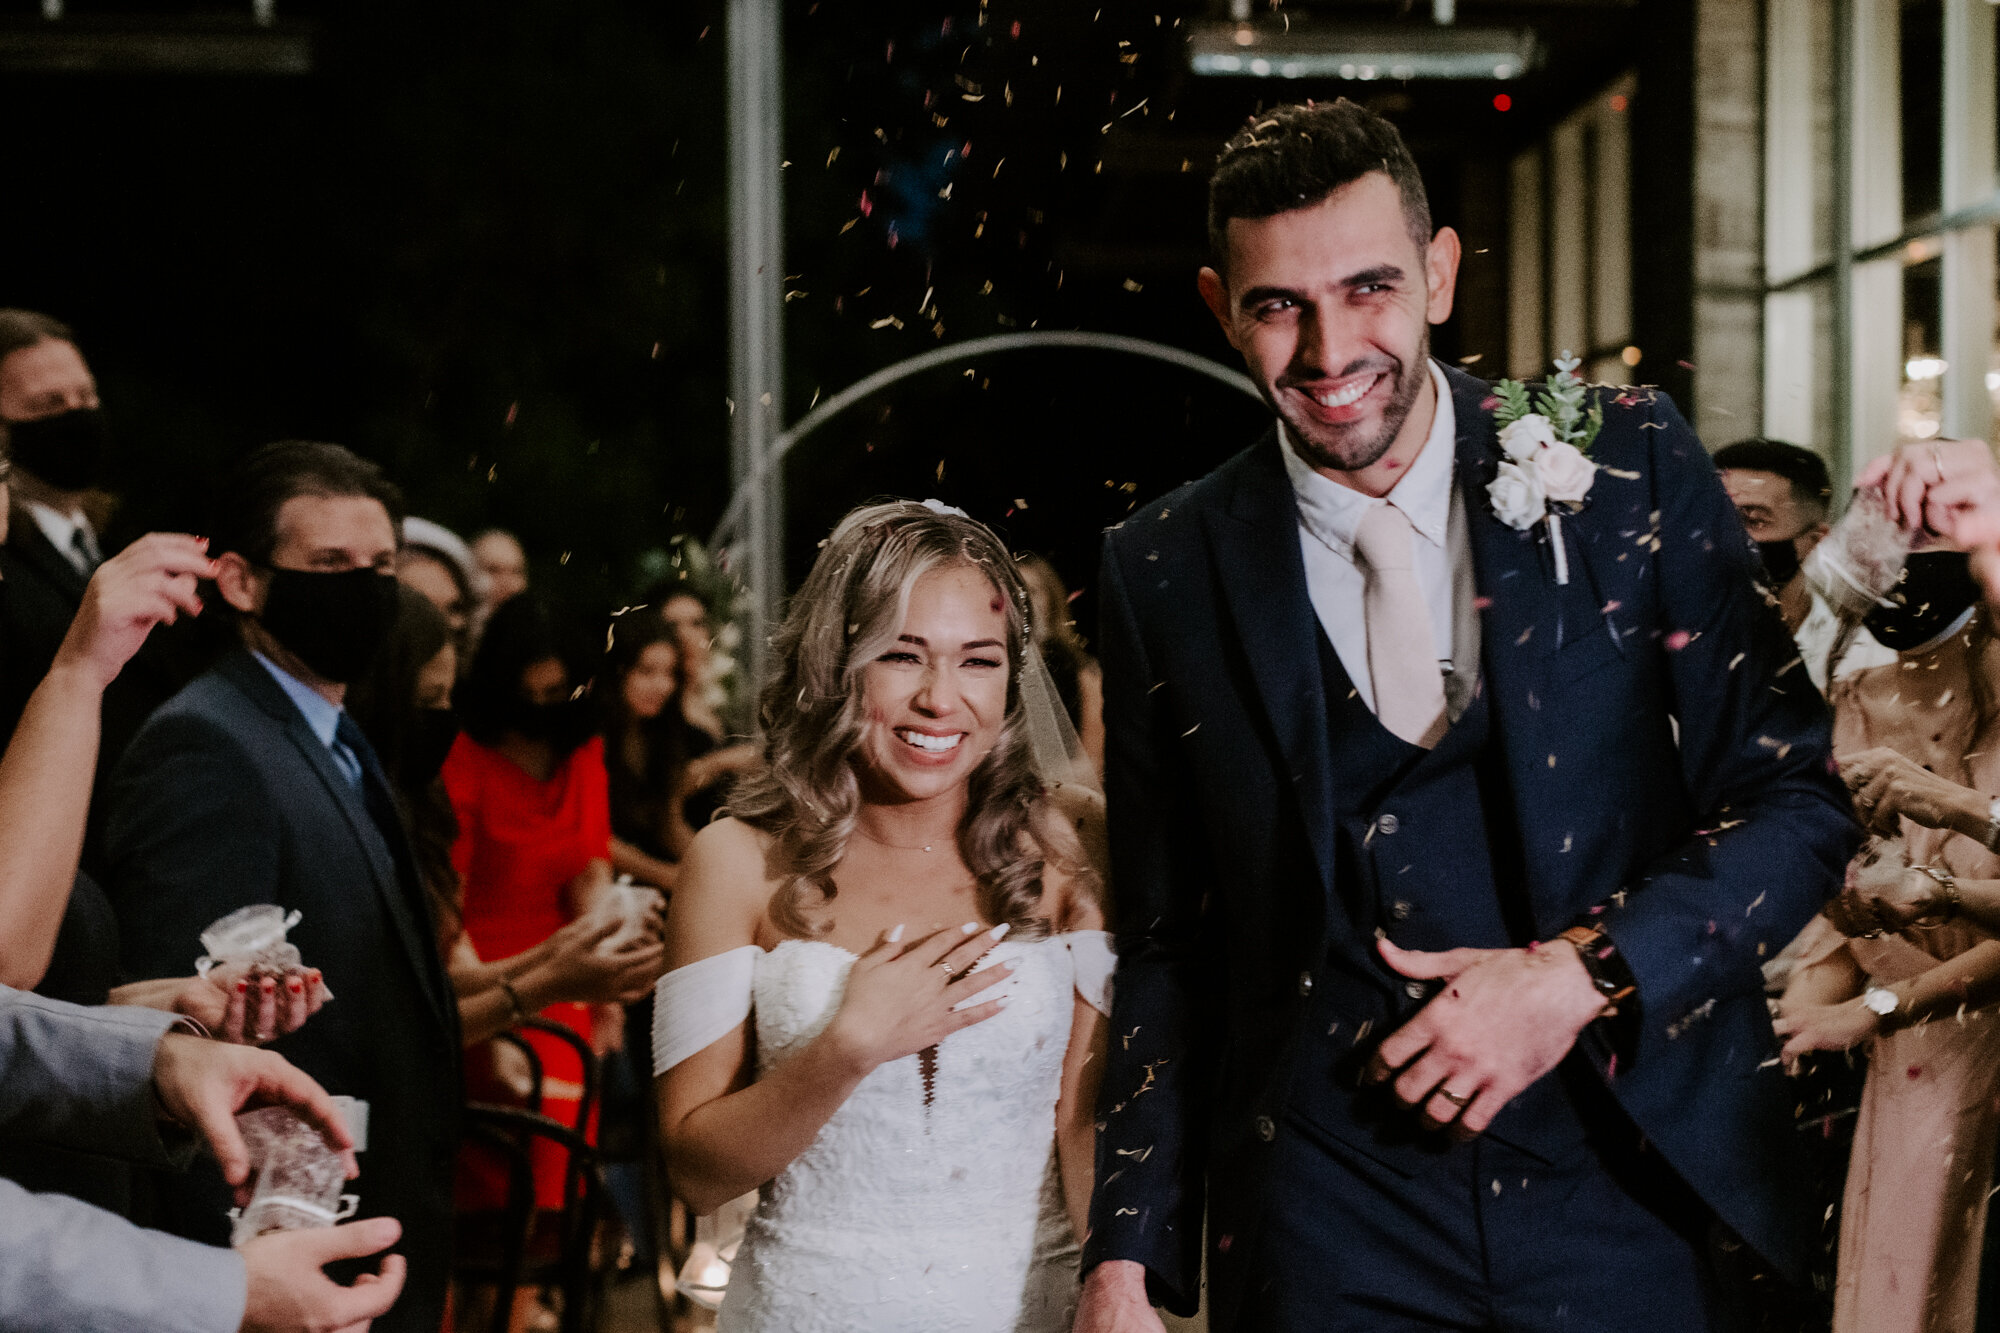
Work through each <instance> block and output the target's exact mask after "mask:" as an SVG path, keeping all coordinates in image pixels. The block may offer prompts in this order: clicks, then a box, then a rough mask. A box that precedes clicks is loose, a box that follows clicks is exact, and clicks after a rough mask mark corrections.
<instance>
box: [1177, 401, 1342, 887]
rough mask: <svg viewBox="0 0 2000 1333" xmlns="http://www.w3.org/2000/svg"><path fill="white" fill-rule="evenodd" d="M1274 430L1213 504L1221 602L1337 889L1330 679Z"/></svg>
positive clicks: (1323, 868) (1324, 877)
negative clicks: (1226, 499) (1225, 495)
mask: <svg viewBox="0 0 2000 1333" xmlns="http://www.w3.org/2000/svg"><path fill="white" fill-rule="evenodd" d="M1283 447H1284V446H1283V445H1282V444H1281V443H1280V442H1279V440H1278V437H1277V431H1276V429H1275V428H1274V429H1273V430H1272V431H1271V433H1270V434H1268V435H1266V436H1265V437H1264V439H1263V440H1261V441H1259V442H1258V444H1257V445H1256V447H1255V448H1254V450H1253V451H1252V453H1251V455H1250V457H1249V458H1247V459H1246V460H1245V464H1246V465H1245V467H1244V469H1243V471H1242V473H1241V474H1240V475H1239V477H1238V480H1237V489H1236V493H1235V495H1234V496H1233V497H1232V498H1231V500H1230V503H1229V504H1228V506H1227V507H1226V508H1225V509H1224V510H1222V511H1213V510H1212V511H1209V518H1208V525H1209V537H1210V541H1211V542H1212V543H1213V545H1214V549H1215V554H1216V560H1217V568H1218V569H1219V570H1220V571H1221V577H1219V578H1218V579H1217V582H1218V583H1220V584H1221V586H1222V590H1223V596H1224V600H1225V601H1227V603H1228V605H1229V613H1230V615H1231V617H1232V618H1233V619H1234V621H1235V624H1236V634H1237V641H1238V642H1240V643H1242V644H1245V645H1246V646H1248V647H1249V648H1250V651H1249V652H1248V653H1247V654H1246V656H1247V658H1248V660H1249V666H1250V674H1251V677H1252V678H1253V679H1254V680H1255V681H1256V684H1257V692H1258V694H1259V696H1260V697H1261V698H1262V700H1263V704H1264V712H1265V716H1266V717H1267V718H1269V720H1270V723H1271V729H1272V731H1273V733H1274V734H1275V735H1276V737H1277V741H1278V749H1279V751H1280V753H1281V754H1282V755H1283V757H1284V763H1285V774H1284V776H1285V777H1288V778H1289V779H1290V780H1291V785H1292V788H1293V790H1294V791H1295V792H1296V793H1297V795H1298V801H1299V810H1300V814H1301V815H1302V816H1303V817H1304V821H1305V829H1306V837H1307V839H1308V840H1309V841H1310V842H1311V843H1312V851H1313V859H1314V860H1315V861H1316V862H1317V864H1318V866H1319V872H1320V883H1321V887H1322V889H1323V891H1325V892H1331V890H1332V886H1333V865H1334V821H1333V772H1332V757H1331V755H1330V753H1329V751H1328V734H1327V715H1326V685H1325V680H1324V678H1323V677H1322V675H1321V672H1320V664H1319V644H1318V632H1319V622H1318V620H1317V619H1316V618H1315V616H1314V614H1313V609H1312V602H1311V600H1310V599H1309V598H1308V597H1307V595H1306V570H1305V559H1304V557H1303V556H1302V555H1301V554H1300V553H1299V527H1298V509H1297V504H1296V502H1295V500H1294V499H1293V496H1292V487H1291V480H1290V478H1288V477H1287V476H1286V475H1285V468H1284V460H1283V459H1282V458H1281V457H1280V456H1279V454H1278V450H1279V449H1281V448H1283Z"/></svg>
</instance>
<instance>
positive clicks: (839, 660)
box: [729, 500, 1084, 937]
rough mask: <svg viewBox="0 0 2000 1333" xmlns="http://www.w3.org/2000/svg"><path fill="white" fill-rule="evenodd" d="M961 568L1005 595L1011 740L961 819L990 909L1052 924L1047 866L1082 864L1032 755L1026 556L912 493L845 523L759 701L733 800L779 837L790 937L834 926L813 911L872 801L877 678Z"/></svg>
mask: <svg viewBox="0 0 2000 1333" xmlns="http://www.w3.org/2000/svg"><path fill="white" fill-rule="evenodd" d="M954 567H968V568H972V569H976V570H978V571H979V572H980V573H981V574H984V575H985V576H986V577H987V578H988V579H990V580H992V583H993V586H994V588H995V589H996V590H997V591H998V592H999V593H1000V595H1001V601H1002V602H1004V603H1005V605H1006V621H1007V712H1006V715H1005V717H1004V718H1003V719H1002V721H1001V725H1000V739H999V741H998V742H997V743H996V744H995V745H994V747H993V750H992V752H991V753H989V754H988V755H987V756H986V757H985V758H984V759H983V760H981V761H980V763H979V766H978V767H977V768H975V769H973V771H972V773H971V775H970V777H969V779H968V785H969V791H968V793H967V801H966V812H965V818H964V820H963V821H962V822H961V823H960V824H959V828H958V850H959V854H960V855H961V856H962V857H964V859H965V864H966V866H967V867H968V868H970V869H971V871H972V873H973V876H974V878H975V879H976V880H977V882H978V898H979V905H980V909H981V911H983V912H984V913H986V915H987V919H989V920H992V921H1004V922H1007V923H1008V924H1010V925H1011V926H1012V927H1013V928H1014V933H1015V934H1016V935H1017V936H1021V935H1025V936H1027V937H1033V936H1035V935H1039V934H1041V933H1043V932H1045V931H1046V929H1047V926H1046V924H1045V922H1044V921H1042V920H1041V919H1040V918H1038V917H1037V915H1036V913H1037V910H1038V909H1039V908H1040V907H1041V902H1042V875H1043V870H1044V867H1045V864H1046V863H1047V862H1048V861H1049V860H1051V859H1054V860H1055V861H1056V862H1057V864H1059V865H1061V866H1062V867H1063V868H1064V869H1066V870H1074V871H1075V872H1076V873H1084V869H1083V867H1082V865H1081V858H1080V857H1076V856H1072V855H1071V854H1070V853H1069V852H1068V850H1067V848H1066V847H1065V846H1064V844H1065V843H1067V842H1068V841H1069V840H1068V839H1066V838H1063V837H1062V836H1061V835H1060V832H1059V831H1057V830H1058V827H1059V824H1060V821H1054V820H1051V819H1049V818H1047V812H1046V811H1045V810H1044V808H1043V807H1044V805H1045V801H1044V792H1043V786H1042V782H1041V780H1040V779H1039V778H1038V777H1037V776H1036V773H1035V769H1034V765H1033V763H1032V762H1031V760H1030V756H1029V749H1028V740H1027V734H1026V727H1025V722H1024V715H1023V710H1022V705H1021V674H1022V671H1023V669H1024V666H1025V663H1026V657H1027V652H1028V642H1029V625H1028V606H1029V602H1028V593H1027V589H1026V588H1025V587H1024V586H1023V584H1022V582H1021V576H1020V575H1019V574H1018V573H1016V572H1015V569H1014V561H1013V558H1012V557H1011V556H1009V555H1008V553H1007V548H1006V547H1005V546H1004V545H1002V544H1001V541H1000V539H999V538H998V537H996V536H994V535H993V533H992V531H991V530H990V529H988V528H987V527H986V525H985V524H983V523H979V522H976V521H975V520H973V519H970V518H967V517H966V516H964V515H963V514H958V513H955V512H949V511H946V512H940V510H938V509H933V508H931V507H930V506H928V505H924V504H919V503H917V502H915V501H912V500H891V501H885V502H882V503H877V504H871V505H864V506H863V507H861V508H859V509H856V510H854V511H853V512H851V513H849V514H848V515H847V517H846V518H843V519H842V520H841V521H840V524H839V526H838V527H836V528H834V530H833V536H832V537H830V538H828V540H827V542H826V544H825V545H824V546H823V547H822V548H821V550H820V554H819V559H818V560H817V561H815V562H814V564H813V569H812V573H811V574H810V575H809V576H808V577H807V578H806V581H805V586H803V587H802V588H800V589H799V591H798V592H797V594H796V595H794V596H793V598H792V600H791V604H790V606H789V607H788V608H787V610H786V614H785V620H784V623H783V624H782V625H781V626H779V628H778V631H777V633H776V634H775V635H773V636H772V640H771V647H772V659H773V668H772V673H771V677H770V680H769V681H768V682H767V683H766V684H765V686H764V689H763V692H762V694H761V695H760V697H759V700H758V714H759V718H760V720H761V721H762V723H763V729H764V763H763V764H762V766H761V767H760V768H759V769H758V770H757V771H755V772H753V773H750V774H748V775H746V776H745V777H744V779H743V780H742V782H740V783H739V784H738V786H737V788H736V790H735V791H734V792H733V793H732V794H731V796H730V800H729V813H730V814H731V815H733V816H735V817H736V818H738V819H740V820H742V821H743V822H745V823H747V824H749V825H751V826H752V827H754V828H758V829H762V830H763V831H764V832H766V833H768V834H770V835H772V837H773V838H774V839H775V841H774V844H773V847H772V852H771V856H772V866H771V869H772V871H773V874H774V877H776V878H778V879H780V881H781V883H780V885H779V887H778V889H777V891H776V892H775V893H774V894H773V895H772V898H771V907H770V913H771V922H772V924H773V925H774V926H776V927H777V928H778V929H779V930H781V931H784V932H785V933H787V934H790V935H797V936H810V935H814V934H820V933H823V932H824V931H825V930H826V929H827V928H828V927H827V925H826V924H822V925H820V926H818V927H815V926H814V925H813V924H812V923H811V922H810V921H809V920H808V919H807V915H806V913H807V910H808V908H810V907H824V906H825V905H826V904H828V903H830V902H832V901H833V898H834V894H835V888H834V883H833V869H834V867H835V866H837V865H839V864H840V861H841V858H842V857H843V856H845V855H846V852H847V840H848V838H849V837H850V836H851V835H852V834H853V832H854V822H855V814H856V811H857V809H858V807H859V805H860V800H861V797H860V783H859V778H858V775H857V774H856V773H855V769H854V759H855V755H856V753H857V752H858V751H859V749H860V746H861V739H862V735H863V732H864V730H865V728H866V725H867V722H866V718H865V715H864V711H863V705H862V679H863V673H864V672H865V670H866V669H867V667H868V664H869V663H870V662H873V661H874V660H875V659H876V658H877V657H879V656H881V655H882V653H884V652H886V651H888V649H889V648H890V647H891V646H892V645H893V644H894V643H895V642H896V639H897V636H898V635H899V634H900V633H901V632H902V628H903V620H904V617H905V616H906V614H907V613H908V610H909V605H910V592H911V590H912V589H913V588H914V587H915V586H916V582H917V580H918V579H920V578H922V577H923V576H924V575H925V574H927V573H930V572H931V571H933V570H939V569H949V568H954ZM1052 832H1055V834H1056V836H1054V837H1053V838H1052V837H1051V833H1052ZM1052 844H1053V848H1052ZM1072 861H1075V862H1077V864H1076V865H1074V866H1072V865H1071V864H1070V863H1071V862H1072Z"/></svg>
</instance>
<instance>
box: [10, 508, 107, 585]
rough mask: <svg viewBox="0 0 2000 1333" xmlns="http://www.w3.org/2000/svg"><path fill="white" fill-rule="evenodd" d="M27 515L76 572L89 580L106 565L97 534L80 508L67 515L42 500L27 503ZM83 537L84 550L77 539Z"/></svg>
mask: <svg viewBox="0 0 2000 1333" xmlns="http://www.w3.org/2000/svg"><path fill="white" fill-rule="evenodd" d="M25 505H26V508H27V511H28V514H29V516H30V517H31V518H33V519H34V520H35V526H36V527H38V528H40V529H41V530H42V535H43V536H44V537H47V538H48V539H49V545H51V546H53V547H55V548H56V552H57V554H59V555H61V556H62V558H63V559H65V560H67V561H69V562H70V564H72V565H74V566H75V567H76V572H77V573H79V574H81V575H83V576H84V577H85V578H89V577H90V575H91V571H93V570H95V569H96V568H97V567H98V566H99V565H100V564H102V563H104V555H103V553H102V552H101V551H99V550H98V549H97V533H96V532H95V531H93V530H92V529H91V526H90V520H89V519H88V518H85V517H84V514H83V511H82V510H81V509H78V510H75V511H74V512H72V513H68V514H65V513H63V512H62V511H61V510H59V509H53V508H50V507H49V506H48V505H45V504H43V503H42V502H41V501H40V500H29V501H26V502H25ZM78 534H82V537H83V543H82V545H83V549H82V550H81V551H79V550H78V549H77V536H78Z"/></svg>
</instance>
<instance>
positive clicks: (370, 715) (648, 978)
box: [348, 587, 662, 1046]
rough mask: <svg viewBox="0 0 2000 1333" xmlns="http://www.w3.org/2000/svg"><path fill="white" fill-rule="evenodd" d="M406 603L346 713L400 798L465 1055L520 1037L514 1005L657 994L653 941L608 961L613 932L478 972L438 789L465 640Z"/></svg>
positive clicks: (583, 931)
mask: <svg viewBox="0 0 2000 1333" xmlns="http://www.w3.org/2000/svg"><path fill="white" fill-rule="evenodd" d="M399 597H400V605H399V607H398V611H397V616H396V623H395V626H394V628H393V629H392V630H391V631H390V635H389V641H388V643H386V644H385V645H384V646H383V648H382V651H381V652H380V653H379V654H378V655H377V656H376V659H375V664H374V665H373V666H372V667H371V668H370V669H369V671H368V674H367V675H365V676H363V677H362V678H361V679H360V680H358V681H356V682H355V683H354V687H353V688H352V689H351V690H349V691H348V709H349V711H351V712H352V713H353V714H354V720H355V721H356V722H358V723H360V724H361V729H362V731H363V732H364V733H365V734H366V735H367V736H368V738H369V740H370V741H371V742H372V743H373V744H374V746H375V750H376V753H377V754H379V755H380V756H381V759H382V767H383V769H384V771H385V772H387V773H388V774H389V777H390V783H391V785H392V786H393V787H394V788H395V791H396V798H397V804H398V806H399V807H400V808H401V811H402V814H403V817H404V822H405V826H406V827H407V828H408V830H409V834H410V844H411V850H412V851H413V852H414V853H415V856H416V864H417V871H418V873H419V875H421V876H422V878H423V883H424V889H425V892H426V893H427V894H428V896H429V898H430V904H431V916H432V919H433V920H434V921H435V922H436V925H437V934H438V944H439V947H440V949H441V951H442V953H443V955H444V958H445V966H446V968H447V969H448V970H449V972H450V974H451V982H452V990H453V991H454V992H455V993H456V994H457V996H458V1015H459V1025H460V1028H461V1030H462V1033H463V1036H464V1039H465V1044H466V1045H467V1046H473V1045H476V1044H478V1043H482V1042H485V1041H488V1040H490V1039H491V1038H492V1037H493V1036H495V1035H496V1034H498V1033H500V1032H504V1031H506V1030H507V1029H508V1028H510V1027H513V1026H514V1025H515V1023H516V1022H518V1021H519V1020H518V1017H517V1015H516V1014H515V1012H514V1009H515V1006H517V1005H518V1006H519V1007H520V1008H521V1009H523V1010H525V1011H528V1012H537V1011H540V1010H542V1009H545V1008H547V1007H548V1006H550V1005H554V1004H565V1003H583V1004H599V1003H611V1002H615V1001H617V1000H618V999H619V998H620V997H622V996H624V995H626V994H628V993H630V992H631V991H633V990H635V989H638V988H643V987H646V986H649V985H651V984H652V982H653V980H654V978H656V977H657V976H658V975H659V971H660V959H661V956H662V951H661V946H660V944H659V942H658V941H657V940H656V939H651V938H647V939H642V940H637V941H634V942H633V943H632V945H631V946H630V947H628V948H624V949H620V950H617V951H615V952H612V951H606V950H603V949H601V948H600V947H599V946H601V945H602V944H603V943H604V941H605V940H606V939H607V938H609V937H610V935H612V934H613V933H614V931H615V930H616V929H617V923H616V922H613V921H609V920H599V919H594V918H587V917H586V918H580V919H578V920H577V921H574V922H572V923H571V924H570V925H568V926H565V927H564V928H563V929H561V930H559V931H557V932H556V933H555V934H554V935H552V936H550V937H549V938H548V939H546V940H544V941H542V942H541V943H539V944H537V945H534V946H532V947H530V948H527V949H524V950H522V951H520V952H518V953H515V954H512V955H509V956H507V957H504V958H496V959H494V960H492V961H490V962H487V961H482V960H481V959H480V956H479V953H478V951H477V950H476V949H474V948H473V946H472V942H471V941H470V940H468V939H467V938H466V935H465V927H464V920H463V916H464V903H463V901H462V899H461V897H460V893H459V874H458V869H457V867H455V866H454V865H453V864H452V846H453V844H454V843H455V842H456V841H457V840H458V816H457V815H455V814H454V813H452V808H451V798H450V797H449V796H447V795H446V793H445V789H444V783H443V781H442V780H441V778H440V773H441V771H442V769H443V767H444V761H445V756H446V755H447V754H448V753H449V752H450V750H451V748H452V746H453V743H454V742H455V741H456V740H457V738H458V714H457V712H456V711H455V710H454V709H453V707H452V697H451V696H452V684H453V682H454V681H455V680H456V679H457V676H458V651H457V648H456V647H455V643H456V637H457V636H456V635H455V634H454V633H453V632H452V627H451V625H450V623H449V622H448V621H447V620H446V618H445V614H444V612H443V611H441V610H439V609H438V607H437V605H436V604H435V603H433V602H432V601H431V600H430V599H429V598H428V597H426V596H425V595H424V594H423V593H420V592H418V591H417V590H416V589H414V588H409V587H405V588H403V589H402V591H401V593H400V595H399Z"/></svg>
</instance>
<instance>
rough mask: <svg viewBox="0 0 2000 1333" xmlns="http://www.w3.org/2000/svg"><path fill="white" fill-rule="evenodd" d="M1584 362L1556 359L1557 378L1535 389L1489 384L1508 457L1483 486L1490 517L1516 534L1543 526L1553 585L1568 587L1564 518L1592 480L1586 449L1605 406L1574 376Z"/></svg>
mask: <svg viewBox="0 0 2000 1333" xmlns="http://www.w3.org/2000/svg"><path fill="white" fill-rule="evenodd" d="M1581 364H1582V361H1581V360H1580V359H1579V358H1578V357H1575V356H1572V355H1570V354H1569V353H1568V352H1564V353H1563V354H1562V355H1561V356H1559V357H1557V358H1556V370H1555V374H1553V375H1551V376H1549V379H1548V382H1547V383H1546V384H1544V385H1543V386H1542V387H1541V388H1540V389H1538V390H1535V391H1533V392H1531V391H1530V390H1529V388H1528V386H1527V385H1526V384H1523V383H1522V382H1521V381H1520V380H1501V381H1499V382H1498V383H1496V384H1495V385H1494V386H1493V394H1494V397H1495V398H1497V399H1498V400H1499V405H1498V407H1497V408H1496V409H1495V410H1494V413H1493V419H1494V421H1495V422H1496V423H1497V424H1498V426H1499V427H1500V450H1501V452H1502V453H1504V454H1506V455H1507V458H1506V461H1504V462H1502V463H1501V464H1500V474H1499V476H1497V477H1495V478H1494V479H1493V480H1492V481H1491V482H1489V483H1487V486H1486V495H1487V498H1488V499H1489V500H1491V501H1492V504H1493V516H1494V517H1495V518H1497V519H1499V520H1500V521H1501V522H1502V523H1505V524H1506V525H1507V526H1508V527H1510V528H1513V529H1515V530H1516V531H1518V532H1526V531H1527V530H1528V529H1529V528H1531V527H1533V526H1534V525H1535V524H1537V523H1546V524H1548V528H1549V546H1550V549H1551V551H1552V552H1553V553H1554V556H1555V566H1556V582H1557V583H1568V582H1569V555H1568V553H1567V552H1566V551H1565V550H1564V547H1563V538H1562V515H1563V514H1564V513H1570V514H1574V513H1576V512H1577V511H1578V510H1580V509H1582V508H1583V502H1584V497H1585V496H1587V495H1589V493H1590V488H1591V485H1592V483H1594V482H1595V481H1596V480H1597V464H1595V463H1593V462H1591V461H1590V446H1591V445H1592V444H1593V443H1595V442H1596V440H1597V432H1598V429H1599V428H1600V427H1601V426H1603V424H1604V406H1603V404H1602V403H1599V402H1597V401H1595V400H1594V399H1592V397H1591V395H1590V391H1589V389H1588V388H1587V387H1586V386H1585V385H1584V382H1583V380H1582V379H1581V378H1579V377H1578V375H1577V373H1576V368H1577V367H1578V366H1579V365H1581Z"/></svg>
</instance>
